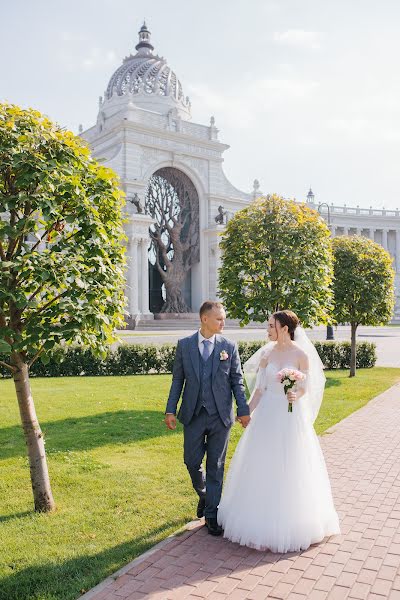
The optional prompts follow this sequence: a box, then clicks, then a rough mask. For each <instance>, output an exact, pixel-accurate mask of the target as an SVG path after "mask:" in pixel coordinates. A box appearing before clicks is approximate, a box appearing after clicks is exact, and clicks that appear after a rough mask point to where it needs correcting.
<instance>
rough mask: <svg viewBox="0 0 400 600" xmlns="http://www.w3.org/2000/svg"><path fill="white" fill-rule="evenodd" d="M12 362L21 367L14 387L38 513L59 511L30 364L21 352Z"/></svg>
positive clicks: (16, 375) (15, 376)
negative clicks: (30, 381)
mask: <svg viewBox="0 0 400 600" xmlns="http://www.w3.org/2000/svg"><path fill="white" fill-rule="evenodd" d="M12 362H13V365H14V366H15V367H17V371H16V372H15V373H14V384H15V390H16V392H17V398H18V405H19V412H20V415H21V422H22V428H23V430H24V435H25V442H26V445H27V448H28V457H29V468H30V473H31V483H32V492H33V499H34V503H35V510H36V511H37V512H49V511H51V510H54V509H55V503H54V500H53V494H52V491H51V487H50V479H49V473H48V469H47V461H46V452H45V448H44V440H43V433H42V431H41V429H40V425H39V422H38V420H37V416H36V410H35V405H34V403H33V398H32V392H31V387H30V383H29V371H28V365H27V364H26V362H24V360H23V359H22V357H21V356H20V355H19V354H17V353H15V354H14V355H13V356H12Z"/></svg>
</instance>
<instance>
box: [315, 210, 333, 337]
mask: <svg viewBox="0 0 400 600" xmlns="http://www.w3.org/2000/svg"><path fill="white" fill-rule="evenodd" d="M322 206H326V208H327V211H328V227H330V225H331V209H330V208H329V204H327V203H326V202H321V203H320V204H318V208H317V210H318V212H319V214H321V211H320V209H321V207H322ZM326 339H327V340H334V339H335V337H334V335H333V327H332V325H327V326H326Z"/></svg>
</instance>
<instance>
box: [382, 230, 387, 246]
mask: <svg viewBox="0 0 400 600" xmlns="http://www.w3.org/2000/svg"><path fill="white" fill-rule="evenodd" d="M382 246H383V247H384V248H385V250H387V249H388V230H387V229H382Z"/></svg>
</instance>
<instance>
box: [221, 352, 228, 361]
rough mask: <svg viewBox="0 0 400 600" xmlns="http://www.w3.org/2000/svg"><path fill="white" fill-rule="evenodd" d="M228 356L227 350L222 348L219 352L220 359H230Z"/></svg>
mask: <svg viewBox="0 0 400 600" xmlns="http://www.w3.org/2000/svg"><path fill="white" fill-rule="evenodd" d="M228 358H229V354H228V353H227V351H226V350H222V352H220V353H219V360H228Z"/></svg>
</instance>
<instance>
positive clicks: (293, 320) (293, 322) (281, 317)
mask: <svg viewBox="0 0 400 600" xmlns="http://www.w3.org/2000/svg"><path fill="white" fill-rule="evenodd" d="M272 316H273V318H274V319H275V320H276V321H279V323H280V324H281V327H285V325H287V328H288V332H289V335H290V339H291V340H294V332H295V330H296V327H297V326H298V325H300V319H299V317H298V316H297V315H296V313H294V312H293V311H291V310H278V311H277V312H275V313H274V314H273V315H272Z"/></svg>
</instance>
